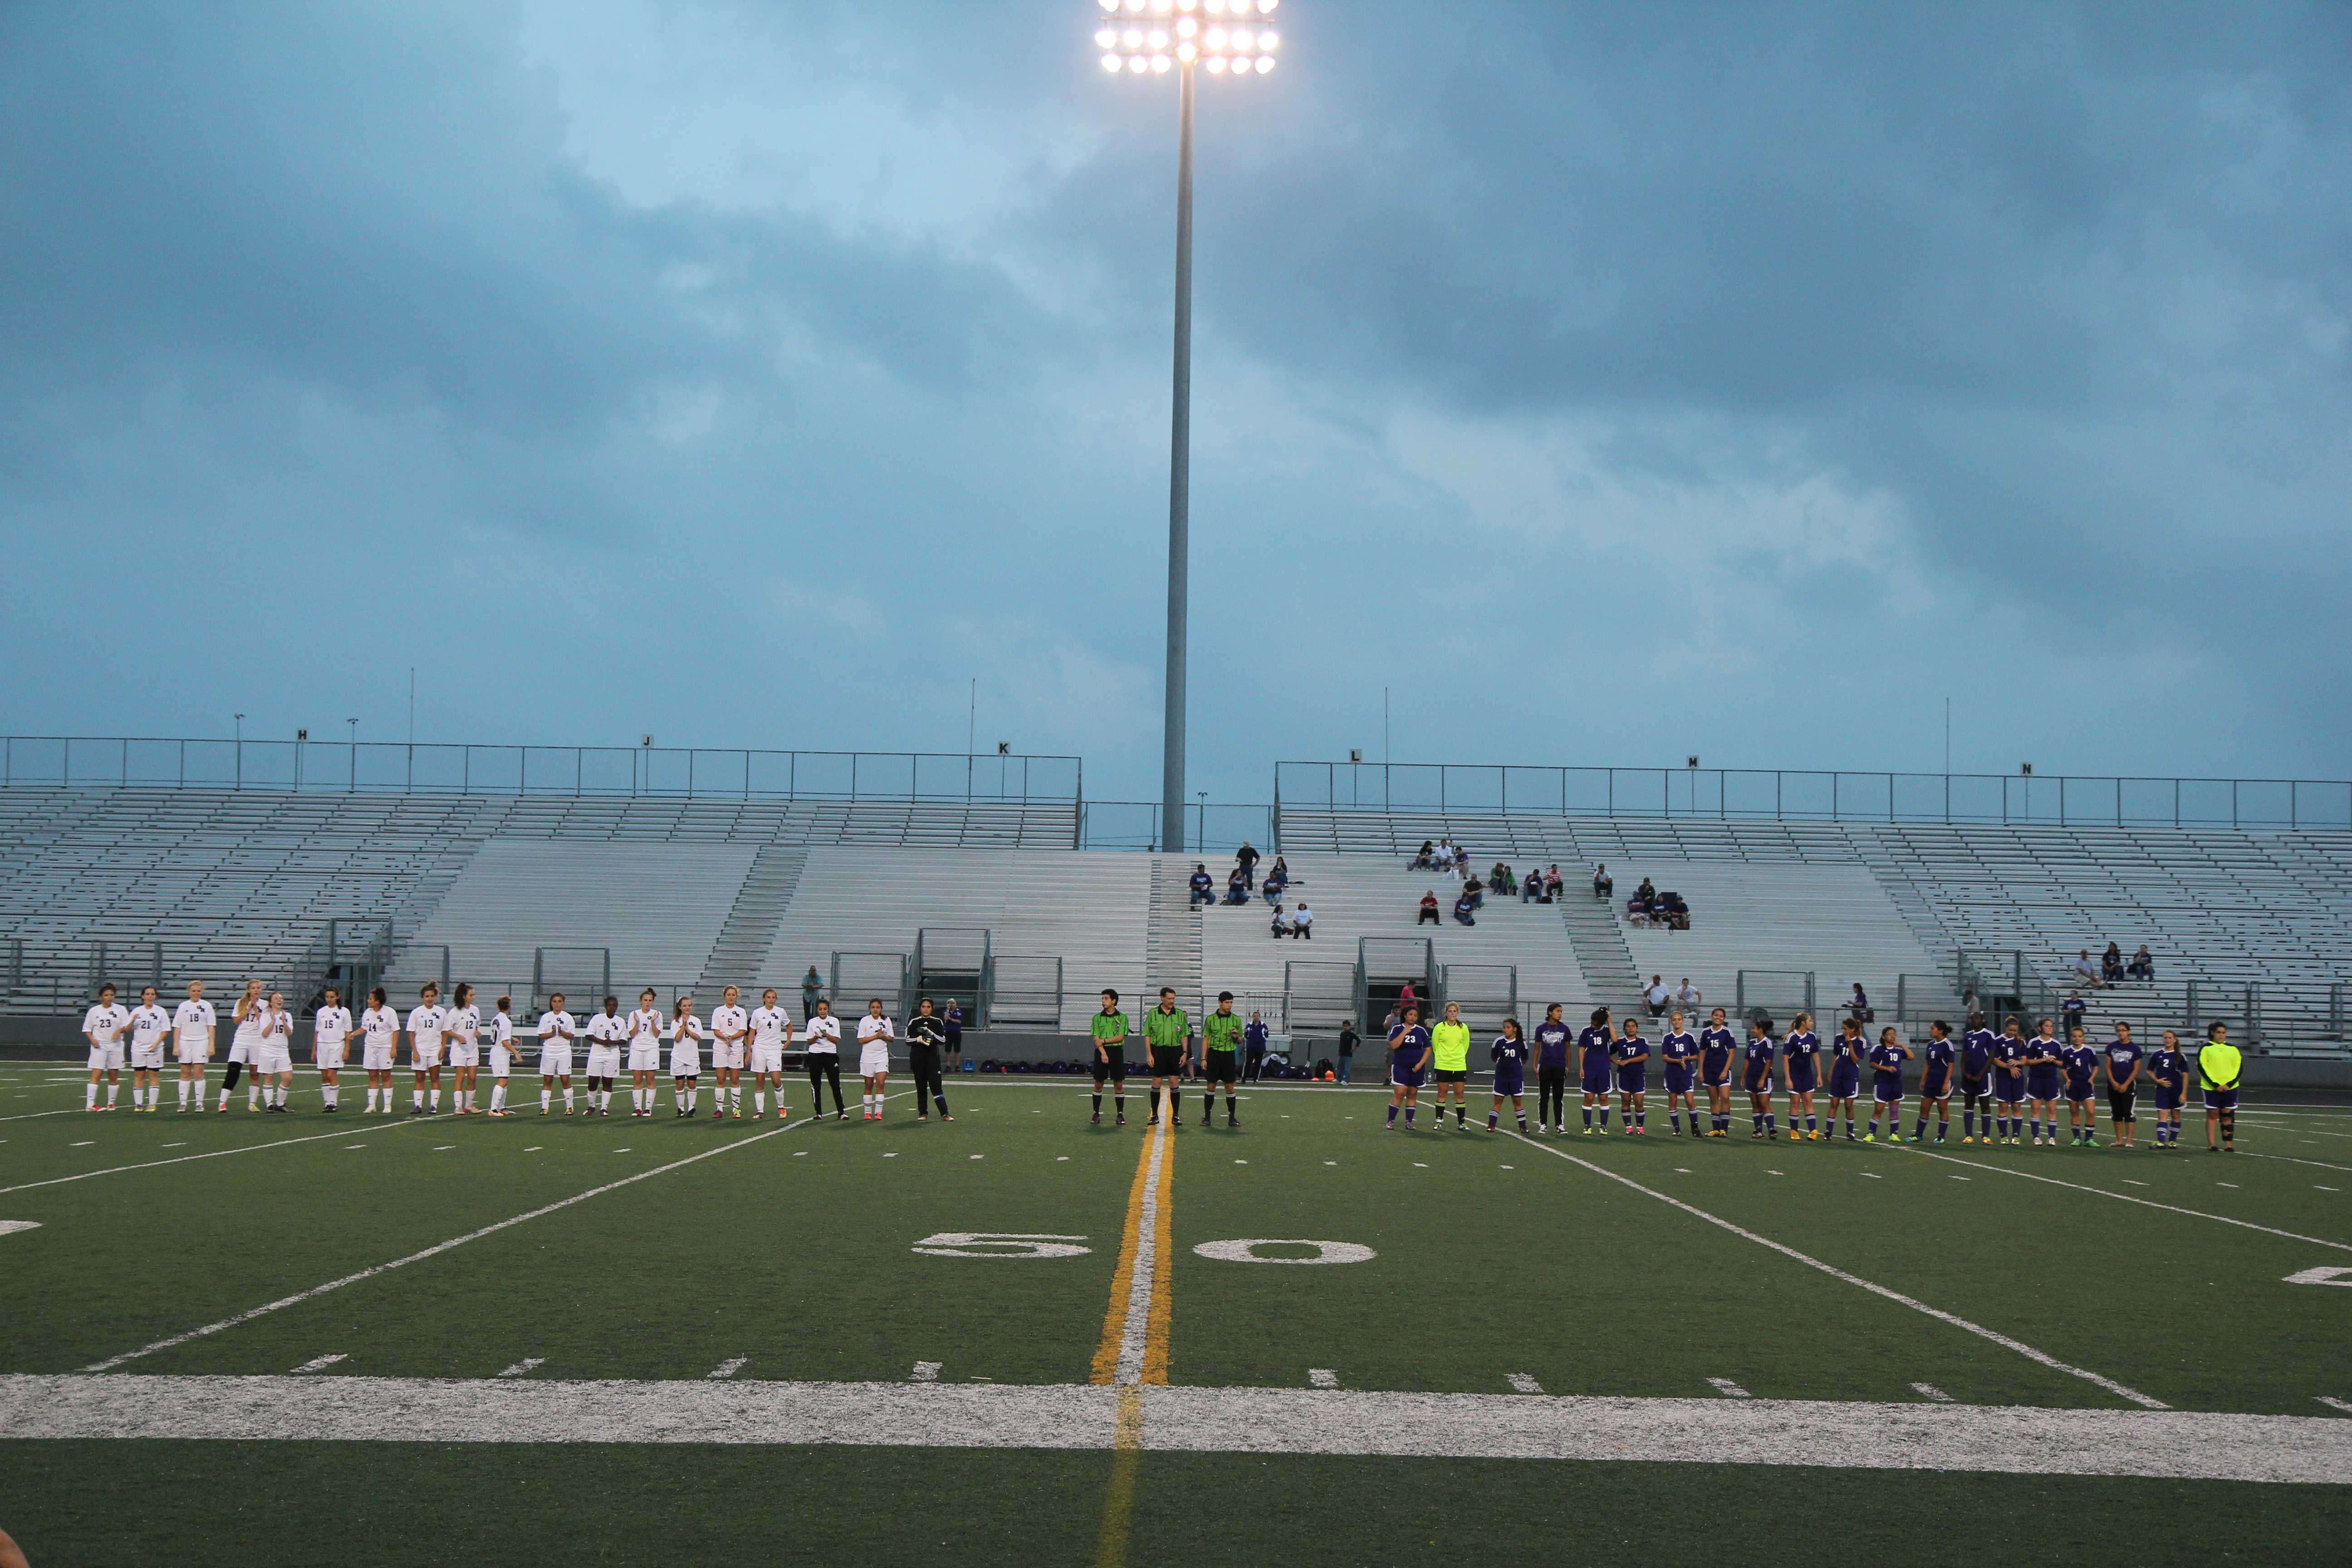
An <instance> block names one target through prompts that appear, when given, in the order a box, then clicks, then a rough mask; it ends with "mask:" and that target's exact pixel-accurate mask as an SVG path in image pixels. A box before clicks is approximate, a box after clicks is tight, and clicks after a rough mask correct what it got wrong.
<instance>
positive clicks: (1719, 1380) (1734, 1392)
mask: <svg viewBox="0 0 2352 1568" xmlns="http://www.w3.org/2000/svg"><path fill="white" fill-rule="evenodd" d="M1706 1381H1707V1384H1708V1386H1709V1387H1711V1388H1713V1389H1714V1390H1715V1391H1716V1392H1717V1394H1722V1395H1723V1396H1724V1397H1725V1398H1726V1399H1753V1398H1755V1397H1756V1396H1755V1395H1754V1394H1750V1393H1748V1391H1747V1390H1746V1389H1744V1388H1742V1387H1740V1386H1739V1385H1738V1384H1736V1383H1734V1382H1732V1381H1731V1379H1729V1378H1727V1377H1710V1378H1708V1379H1707V1380H1706Z"/></svg>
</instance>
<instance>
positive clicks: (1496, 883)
mask: <svg viewBox="0 0 2352 1568" xmlns="http://www.w3.org/2000/svg"><path fill="white" fill-rule="evenodd" d="M1486 886H1488V887H1490V888H1492V889H1495V896H1496V898H1498V899H1507V898H1509V897H1510V896H1511V895H1512V894H1513V893H1516V892H1517V891H1518V890H1519V884H1518V880H1517V879H1516V878H1514V877H1513V876H1512V875H1511V868H1509V867H1508V866H1506V865H1504V864H1503V863H1502V862H1501V861H1500V860H1497V861H1496V862H1495V865H1494V868H1493V869H1492V870H1490V871H1488V872H1487V873H1486Z"/></svg>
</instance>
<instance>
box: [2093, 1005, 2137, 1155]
mask: <svg viewBox="0 0 2352 1568" xmlns="http://www.w3.org/2000/svg"><path fill="white" fill-rule="evenodd" d="M2099 1064H2100V1065H2099V1070H2100V1071H2101V1072H2103V1073H2105V1075H2106V1079H2107V1125H2108V1126H2109V1127H2111V1128H2113V1129H2114V1130H2115V1135H2116V1148H2118V1149H2128V1148H2130V1147H2132V1134H2133V1133H2135V1132H2137V1131H2138V1130H2139V1129H2138V1126H2137V1122H2138V1120H2139V1119H2138V1117H2137V1115H2136V1114H2135V1113H2134V1110H2133V1105H2134V1093H2135V1091H2136V1090H2137V1088H2138V1085H2139V1047H2137V1046H2136V1045H2134V1044H2132V1037H2131V1026H2130V1025H2129V1024H2117V1025H2116V1037H2115V1038H2114V1039H2112V1040H2110V1041H2108V1042H2107V1048H2106V1049H2105V1051H2103V1052H2101V1053H2100V1057H2099Z"/></svg>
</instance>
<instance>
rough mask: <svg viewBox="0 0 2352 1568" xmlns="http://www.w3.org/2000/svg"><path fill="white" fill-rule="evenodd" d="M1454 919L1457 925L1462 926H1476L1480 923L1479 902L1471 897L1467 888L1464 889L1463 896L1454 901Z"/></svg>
mask: <svg viewBox="0 0 2352 1568" xmlns="http://www.w3.org/2000/svg"><path fill="white" fill-rule="evenodd" d="M1454 921H1455V923H1457V924H1460V925H1465V926H1474V925H1476V924H1477V923H1478V901H1477V900H1475V899H1473V898H1472V897H1471V896H1470V891H1469V889H1466V888H1465V889H1463V892H1462V896H1461V897H1460V898H1458V899H1456V900H1454Z"/></svg>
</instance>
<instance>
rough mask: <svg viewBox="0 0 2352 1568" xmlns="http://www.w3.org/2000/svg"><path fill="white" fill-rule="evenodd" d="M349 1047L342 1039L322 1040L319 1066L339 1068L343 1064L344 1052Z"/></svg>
mask: <svg viewBox="0 0 2352 1568" xmlns="http://www.w3.org/2000/svg"><path fill="white" fill-rule="evenodd" d="M348 1048H349V1047H346V1046H345V1045H344V1044H343V1042H342V1041H341V1040H335V1041H327V1040H320V1042H319V1066H320V1067H321V1068H339V1067H341V1066H342V1065H343V1052H344V1051H345V1050H346V1049H348Z"/></svg>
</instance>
